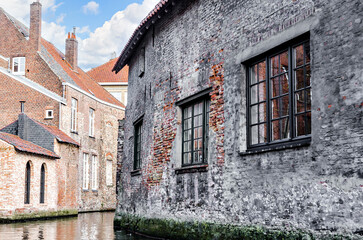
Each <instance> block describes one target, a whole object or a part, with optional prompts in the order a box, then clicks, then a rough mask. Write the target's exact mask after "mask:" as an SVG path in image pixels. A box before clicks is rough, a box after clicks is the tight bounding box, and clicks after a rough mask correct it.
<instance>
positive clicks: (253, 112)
mask: <svg viewBox="0 0 363 240" xmlns="http://www.w3.org/2000/svg"><path fill="white" fill-rule="evenodd" d="M257 119H258V106H257V105H255V106H252V107H251V124H255V123H257Z"/></svg>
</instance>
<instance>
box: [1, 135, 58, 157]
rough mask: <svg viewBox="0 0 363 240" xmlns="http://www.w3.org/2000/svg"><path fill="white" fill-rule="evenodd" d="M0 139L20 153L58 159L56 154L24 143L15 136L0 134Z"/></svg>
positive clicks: (26, 142)
mask: <svg viewBox="0 0 363 240" xmlns="http://www.w3.org/2000/svg"><path fill="white" fill-rule="evenodd" d="M0 139H1V140H3V141H5V142H7V143H9V144H11V145H13V146H14V147H15V149H16V150H18V151H21V152H28V153H33V154H37V155H42V156H47V157H51V158H60V157H59V156H58V155H57V154H55V153H53V152H52V151H49V150H47V149H45V148H42V147H39V146H38V145H35V144H34V143H32V142H29V141H25V140H23V139H21V138H20V137H18V136H16V135H12V134H9V133H4V132H0Z"/></svg>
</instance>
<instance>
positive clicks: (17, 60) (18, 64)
mask: <svg viewBox="0 0 363 240" xmlns="http://www.w3.org/2000/svg"><path fill="white" fill-rule="evenodd" d="M13 74H16V75H25V57H14V58H13Z"/></svg>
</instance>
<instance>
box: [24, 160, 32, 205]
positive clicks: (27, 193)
mask: <svg viewBox="0 0 363 240" xmlns="http://www.w3.org/2000/svg"><path fill="white" fill-rule="evenodd" d="M30 179H31V166H30V162H27V163H26V168H25V196H24V203H25V204H29V203H30Z"/></svg>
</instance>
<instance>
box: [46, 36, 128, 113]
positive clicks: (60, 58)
mask: <svg viewBox="0 0 363 240" xmlns="http://www.w3.org/2000/svg"><path fill="white" fill-rule="evenodd" d="M42 45H43V46H44V47H45V49H46V50H47V52H48V53H49V54H50V55H51V56H52V57H53V58H54V60H55V61H56V62H57V63H58V65H59V66H60V67H61V68H62V70H63V71H65V72H66V73H67V75H68V76H69V77H70V78H71V79H72V80H73V81H74V83H76V84H77V86H78V87H80V88H81V89H82V90H84V91H86V92H88V93H90V94H92V95H94V96H95V97H97V98H98V99H101V100H103V101H106V102H109V103H112V104H114V105H117V106H120V107H125V105H123V104H122V103H121V102H119V101H118V100H117V99H116V98H115V97H114V96H112V95H111V94H110V93H109V92H107V91H106V90H105V89H104V88H103V87H102V86H100V85H99V84H98V83H97V82H96V81H95V80H94V79H92V78H91V77H90V76H89V75H88V74H87V73H85V72H84V71H83V70H82V69H81V68H79V67H77V69H76V71H74V70H73V69H72V68H71V66H70V65H69V63H68V62H67V61H66V60H64V59H65V58H64V54H63V53H62V52H60V51H59V50H58V49H57V48H56V47H55V46H54V45H53V44H52V43H50V42H48V41H46V40H45V39H42ZM62 80H63V81H66V80H67V79H62Z"/></svg>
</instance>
